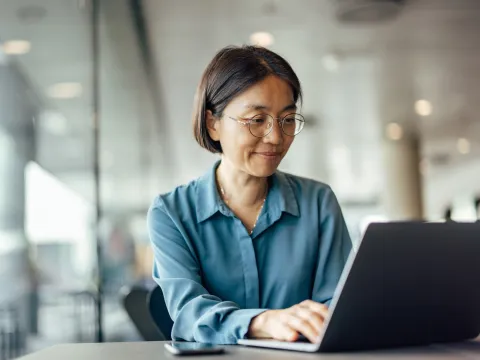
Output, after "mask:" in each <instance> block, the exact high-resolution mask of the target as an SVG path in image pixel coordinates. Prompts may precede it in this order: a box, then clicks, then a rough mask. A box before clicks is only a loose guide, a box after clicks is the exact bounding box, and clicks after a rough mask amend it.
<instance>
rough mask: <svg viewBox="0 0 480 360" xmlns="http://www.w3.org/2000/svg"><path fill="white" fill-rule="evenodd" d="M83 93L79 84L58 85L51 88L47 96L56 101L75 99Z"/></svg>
mask: <svg viewBox="0 0 480 360" xmlns="http://www.w3.org/2000/svg"><path fill="white" fill-rule="evenodd" d="M82 91H83V88H82V85H81V84H79V83H58V84H55V85H52V86H50V87H49V88H48V90H47V94H48V96H50V97H51V98H54V99H73V98H76V97H79V96H80V95H82Z"/></svg>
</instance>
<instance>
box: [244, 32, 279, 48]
mask: <svg viewBox="0 0 480 360" xmlns="http://www.w3.org/2000/svg"><path fill="white" fill-rule="evenodd" d="M273 42H274V39H273V35H272V34H270V33H268V32H263V31H260V32H256V33H253V34H252V35H250V43H251V44H252V45H256V46H263V47H268V46H270V45H272V44H273Z"/></svg>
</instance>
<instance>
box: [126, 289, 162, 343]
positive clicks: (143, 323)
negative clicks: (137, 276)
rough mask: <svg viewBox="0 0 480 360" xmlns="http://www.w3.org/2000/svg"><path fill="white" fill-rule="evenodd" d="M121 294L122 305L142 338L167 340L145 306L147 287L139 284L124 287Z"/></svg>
mask: <svg viewBox="0 0 480 360" xmlns="http://www.w3.org/2000/svg"><path fill="white" fill-rule="evenodd" d="M121 294H122V302H123V307H124V309H125V311H126V312H127V314H128V316H129V317H130V319H131V320H132V322H133V324H134V325H135V327H136V329H137V330H138V332H139V333H140V335H141V336H142V338H143V339H144V340H146V341H162V340H167V338H166V336H164V335H163V334H162V332H161V331H160V330H159V329H158V327H157V325H156V324H155V322H154V320H153V319H152V316H151V315H150V311H149V308H148V306H147V299H148V297H149V291H148V289H146V288H144V287H141V286H134V287H124V288H122V290H121Z"/></svg>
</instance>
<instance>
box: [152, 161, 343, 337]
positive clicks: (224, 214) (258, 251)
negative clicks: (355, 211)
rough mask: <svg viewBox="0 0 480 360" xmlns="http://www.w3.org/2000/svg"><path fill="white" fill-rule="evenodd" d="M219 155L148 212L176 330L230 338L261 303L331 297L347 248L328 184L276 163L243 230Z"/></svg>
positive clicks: (157, 268) (270, 305) (281, 304)
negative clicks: (221, 187) (220, 180)
mask: <svg viewBox="0 0 480 360" xmlns="http://www.w3.org/2000/svg"><path fill="white" fill-rule="evenodd" d="M218 164H219V162H217V163H216V164H215V166H213V168H212V169H211V170H210V171H209V172H208V173H207V174H205V175H204V176H203V177H200V178H198V179H196V180H194V181H192V182H191V183H189V184H188V185H185V186H180V187H178V188H176V189H175V190H174V191H172V192H170V193H167V194H164V195H160V196H158V197H157V198H155V200H154V201H153V204H152V206H151V208H150V210H149V212H148V229H149V234H150V239H151V242H152V245H153V249H154V257H155V261H154V268H153V277H154V279H155V281H156V282H157V283H158V284H159V285H160V287H161V288H162V291H163V293H164V297H165V301H166V304H167V308H168V310H169V313H170V315H171V317H172V319H173V320H174V326H173V329H172V338H173V339H174V340H186V341H198V342H209V343H219V344H234V343H236V342H237V340H238V339H240V338H244V337H245V335H246V333H247V331H248V327H249V324H250V321H251V319H252V318H253V317H254V316H256V315H258V314H260V313H261V312H263V311H265V310H266V309H283V308H287V307H290V306H293V305H295V304H298V303H300V302H302V301H303V300H306V299H312V300H314V301H317V302H320V303H326V304H328V303H329V302H330V300H331V299H332V296H333V293H334V290H335V287H336V285H337V282H338V280H339V278H340V275H341V272H342V270H343V267H344V265H345V262H346V260H347V257H348V255H349V253H350V251H351V247H352V246H351V240H350V237H349V234H348V230H347V228H346V226H345V221H344V219H343V216H342V213H341V210H340V207H339V205H338V202H337V199H336V197H335V195H334V193H333V192H332V190H331V189H330V187H329V186H327V185H325V184H322V183H320V182H317V181H313V180H309V179H304V178H301V177H297V176H293V175H290V174H286V173H283V172H280V171H277V172H276V173H275V174H273V175H272V176H271V177H270V179H269V182H270V184H269V186H270V187H269V192H268V195H267V198H266V201H265V204H264V207H263V209H262V211H261V213H260V216H259V218H258V221H257V225H256V226H255V228H254V230H253V233H252V234H249V232H248V231H247V229H246V228H245V227H244V225H243V224H242V222H241V221H240V219H238V218H237V217H236V216H235V215H234V214H233V213H232V212H231V211H230V210H229V208H228V207H227V206H226V205H225V204H224V202H223V201H222V199H221V198H220V196H219V193H218V190H217V186H216V181H215V170H216V167H217V166H218Z"/></svg>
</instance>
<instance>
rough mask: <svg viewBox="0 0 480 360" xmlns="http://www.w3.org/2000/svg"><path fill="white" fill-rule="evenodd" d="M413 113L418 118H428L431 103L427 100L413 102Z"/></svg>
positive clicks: (430, 111)
mask: <svg viewBox="0 0 480 360" xmlns="http://www.w3.org/2000/svg"><path fill="white" fill-rule="evenodd" d="M415 111H416V112H417V114H418V115H420V116H429V115H430V114H431V113H432V103H431V102H430V101H428V100H418V101H417V102H415Z"/></svg>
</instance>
